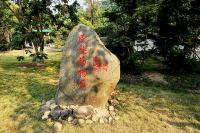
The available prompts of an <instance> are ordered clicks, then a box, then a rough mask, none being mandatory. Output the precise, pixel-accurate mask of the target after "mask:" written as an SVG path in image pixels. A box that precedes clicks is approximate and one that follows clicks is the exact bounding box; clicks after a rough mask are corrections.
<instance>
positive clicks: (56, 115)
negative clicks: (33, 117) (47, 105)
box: [50, 110, 61, 120]
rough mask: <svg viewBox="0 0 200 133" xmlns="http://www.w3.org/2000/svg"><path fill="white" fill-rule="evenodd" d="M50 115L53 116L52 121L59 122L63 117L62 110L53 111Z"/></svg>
mask: <svg viewBox="0 0 200 133" xmlns="http://www.w3.org/2000/svg"><path fill="white" fill-rule="evenodd" d="M50 115H51V118H52V119H54V120H58V119H59V117H60V115H61V111H60V110H51V112H50Z"/></svg>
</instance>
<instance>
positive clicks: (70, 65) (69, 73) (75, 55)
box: [55, 24, 120, 107]
mask: <svg viewBox="0 0 200 133" xmlns="http://www.w3.org/2000/svg"><path fill="white" fill-rule="evenodd" d="M60 67H61V68H60V78H59V86H58V90H57V92H56V97H55V100H56V103H57V104H59V105H61V104H62V105H72V104H73V105H80V106H81V105H92V106H94V107H105V105H106V103H107V102H108V99H109V97H110V95H111V93H112V92H113V90H114V88H115V87H116V85H117V83H118V81H119V79H120V61H119V60H118V58H117V57H116V56H115V55H114V54H112V53H111V52H110V51H109V50H108V49H107V48H106V47H105V46H104V44H103V43H102V42H101V40H100V38H99V36H98V35H97V34H96V32H95V31H93V30H92V29H90V28H89V27H87V26H85V25H83V24H79V25H77V26H76V27H74V29H73V30H72V31H71V32H70V34H69V36H68V39H67V42H66V44H65V47H64V49H63V56H62V61H61V66H60Z"/></svg>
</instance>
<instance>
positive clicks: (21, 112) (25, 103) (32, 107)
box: [11, 73, 57, 132]
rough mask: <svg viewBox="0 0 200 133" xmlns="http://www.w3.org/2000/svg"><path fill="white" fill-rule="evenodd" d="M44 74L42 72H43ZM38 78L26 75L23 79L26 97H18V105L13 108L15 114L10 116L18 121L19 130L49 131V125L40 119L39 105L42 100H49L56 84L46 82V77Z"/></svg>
mask: <svg viewBox="0 0 200 133" xmlns="http://www.w3.org/2000/svg"><path fill="white" fill-rule="evenodd" d="M43 74H44V73H43ZM43 74H42V75H40V76H41V78H38V77H34V75H33V76H29V77H28V76H27V78H26V79H25V89H26V92H27V93H26V95H27V96H26V98H27V97H28V98H27V99H26V98H24V97H23V96H22V97H19V101H21V103H19V105H18V107H17V108H16V109H15V112H16V113H15V114H14V115H12V116H11V118H12V119H13V120H14V121H17V122H19V123H18V125H17V131H19V132H31V131H33V132H50V131H51V126H50V125H49V124H48V123H47V122H46V121H43V120H41V116H40V115H41V114H40V107H41V104H42V101H43V100H45V101H47V100H49V99H51V98H53V97H54V95H55V92H56V87H57V86H56V85H55V84H50V83H48V79H49V78H48V77H47V78H42V76H43Z"/></svg>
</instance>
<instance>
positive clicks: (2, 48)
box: [0, 44, 9, 51]
mask: <svg viewBox="0 0 200 133" xmlns="http://www.w3.org/2000/svg"><path fill="white" fill-rule="evenodd" d="M8 49H9V46H8V45H7V44H0V51H7V50H8Z"/></svg>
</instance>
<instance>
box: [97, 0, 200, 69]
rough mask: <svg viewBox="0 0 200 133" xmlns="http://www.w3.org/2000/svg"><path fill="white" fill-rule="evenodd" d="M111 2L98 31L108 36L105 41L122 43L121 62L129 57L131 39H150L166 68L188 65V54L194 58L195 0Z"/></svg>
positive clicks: (199, 25)
mask: <svg viewBox="0 0 200 133" xmlns="http://www.w3.org/2000/svg"><path fill="white" fill-rule="evenodd" d="M111 3H112V4H111V5H112V6H111V10H108V11H107V12H105V13H104V15H105V16H106V17H107V18H108V24H107V25H106V27H103V28H102V29H98V32H100V33H101V35H107V36H108V39H107V40H108V44H111V45H117V46H118V47H119V46H120V47H124V50H123V51H122V53H123V56H124V57H123V58H120V60H121V61H122V63H123V62H126V64H127V61H126V59H132V55H133V52H134V51H133V50H132V46H134V45H135V43H134V41H135V40H141V41H145V40H146V39H153V40H155V43H154V44H155V45H156V47H157V51H158V53H159V54H160V55H161V56H163V57H164V60H165V61H164V63H165V64H166V65H168V67H169V68H172V69H176V70H178V69H180V68H184V67H185V68H186V69H188V68H191V67H189V66H191V65H189V64H188V63H189V62H190V61H189V60H191V55H195V56H196V57H195V58H197V57H198V55H197V54H196V51H195V49H196V48H197V47H198V46H200V39H199V38H198V37H199V34H200V16H199V14H200V10H199V7H200V2H199V1H198V0H180V1H174V0H163V1H154V0H148V1H141V0H132V1H129V0H124V1H120V0H113V1H112V2H111ZM180 47H183V48H182V49H181V48H180ZM113 52H114V53H119V52H118V51H117V52H116V51H113ZM144 52H145V51H141V53H144ZM126 53H127V54H126ZM148 56H150V52H149V54H148ZM119 57H120V56H119ZM142 58H144V56H142ZM141 60H143V59H141Z"/></svg>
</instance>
